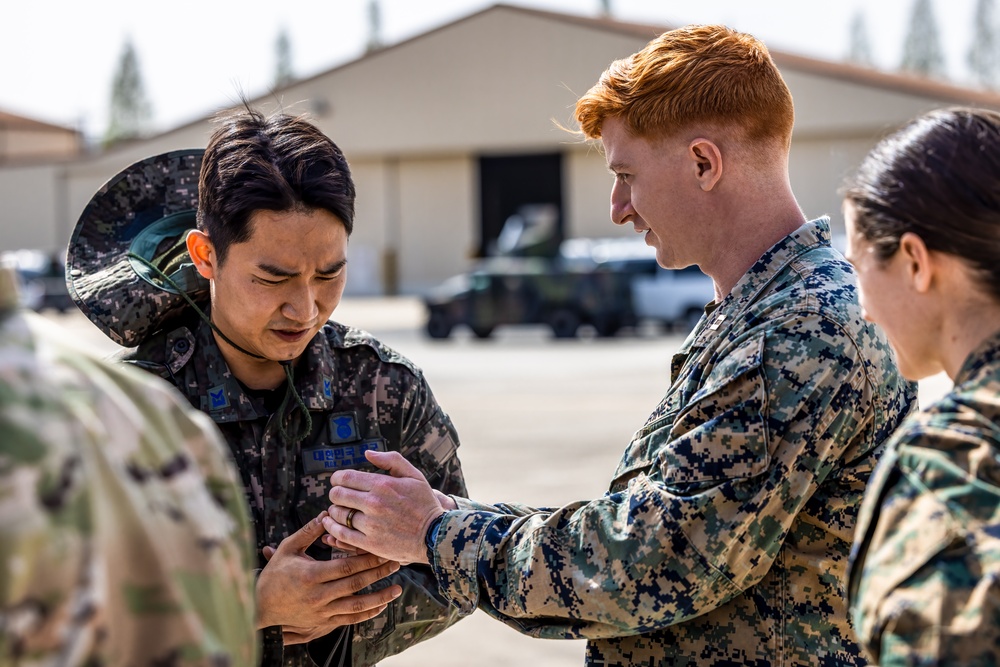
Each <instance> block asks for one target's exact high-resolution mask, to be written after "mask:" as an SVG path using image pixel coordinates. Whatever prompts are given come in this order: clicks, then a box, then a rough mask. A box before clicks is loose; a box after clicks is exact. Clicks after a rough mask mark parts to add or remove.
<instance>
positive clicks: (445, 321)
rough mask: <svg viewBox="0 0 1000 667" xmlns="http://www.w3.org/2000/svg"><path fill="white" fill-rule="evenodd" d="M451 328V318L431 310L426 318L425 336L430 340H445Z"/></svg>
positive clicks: (452, 325)
mask: <svg viewBox="0 0 1000 667" xmlns="http://www.w3.org/2000/svg"><path fill="white" fill-rule="evenodd" d="M453 327H454V324H453V323H452V321H451V318H449V317H448V316H447V315H446V314H444V313H442V312H441V311H439V310H432V311H431V314H430V317H428V318H427V335H428V336H430V337H431V338H447V337H448V336H450V335H451V330H452V328H453Z"/></svg>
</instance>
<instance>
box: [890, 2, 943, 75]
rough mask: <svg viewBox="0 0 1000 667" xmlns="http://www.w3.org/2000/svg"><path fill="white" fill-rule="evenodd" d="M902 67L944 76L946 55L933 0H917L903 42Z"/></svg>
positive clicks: (915, 71) (921, 72)
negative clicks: (942, 48)
mask: <svg viewBox="0 0 1000 667" xmlns="http://www.w3.org/2000/svg"><path fill="white" fill-rule="evenodd" d="M900 69H901V70H903V71H904V72H913V73H914V74H919V75H921V76H927V77H944V74H945V72H944V55H943V54H942V52H941V39H940V37H939V36H938V26H937V20H936V19H935V18H934V9H933V7H932V5H931V0H916V2H915V3H914V5H913V14H911V15H910V27H909V31H908V32H907V34H906V41H905V42H904V44H903V62H902V63H901V64H900Z"/></svg>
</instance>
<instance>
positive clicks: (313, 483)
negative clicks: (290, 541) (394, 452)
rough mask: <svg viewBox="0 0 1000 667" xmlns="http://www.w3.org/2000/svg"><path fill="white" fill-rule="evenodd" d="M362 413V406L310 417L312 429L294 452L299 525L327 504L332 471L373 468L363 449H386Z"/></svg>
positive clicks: (371, 469) (381, 439)
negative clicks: (358, 408) (357, 408)
mask: <svg viewBox="0 0 1000 667" xmlns="http://www.w3.org/2000/svg"><path fill="white" fill-rule="evenodd" d="M364 415H365V412H362V411H361V410H350V411H345V412H336V413H327V414H325V415H322V416H320V415H316V417H319V418H318V419H317V418H316V417H314V418H313V421H314V425H313V433H312V434H311V437H310V438H309V439H308V440H307V441H306V443H304V444H303V446H302V448H301V449H300V450H299V451H298V452H297V458H298V460H297V461H296V474H297V475H298V477H299V484H298V492H297V494H296V499H295V511H296V514H297V517H298V520H299V522H300V525H304V524H305V523H307V522H309V521H311V520H312V519H313V518H314V517H315V516H316V515H317V514H319V513H320V512H322V511H323V510H325V509H327V508H329V507H330V500H329V495H328V494H329V492H330V475H331V474H333V473H334V472H335V471H337V470H348V469H351V470H365V471H367V472H375V470H376V469H375V467H374V466H372V465H371V464H370V463H368V461H367V459H366V458H365V452H366V451H368V450H377V451H383V452H384V451H386V441H385V439H384V438H382V437H379V435H378V433H377V432H375V433H373V432H372V429H371V428H370V426H369V424H367V423H366V421H365V418H364Z"/></svg>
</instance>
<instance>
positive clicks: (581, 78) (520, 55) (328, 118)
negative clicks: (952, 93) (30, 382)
mask: <svg viewBox="0 0 1000 667" xmlns="http://www.w3.org/2000/svg"><path fill="white" fill-rule="evenodd" d="M652 36H653V35H652V34H650V35H649V36H648V37H652ZM648 37H646V36H642V35H638V36H637V35H636V34H634V33H629V32H625V31H622V30H618V29H615V28H613V27H606V26H602V27H597V26H595V25H594V24H586V23H581V22H577V21H573V20H563V19H560V18H558V17H551V16H548V15H544V14H539V13H535V12H531V11H525V10H519V9H516V8H504V7H500V8H494V9H492V10H489V11H486V12H483V13H480V14H477V15H474V16H472V17H469V18H467V19H464V20H461V21H457V22H455V23H453V24H450V25H448V26H444V27H442V28H440V29H438V30H434V31H431V32H429V33H426V34H424V35H421V36H419V37H416V38H414V39H412V40H409V41H407V42H404V43H403V44H400V45H397V46H394V47H390V48H388V49H385V50H384V51H380V52H375V53H373V54H371V55H368V56H366V57H364V58H361V59H359V60H357V61H354V62H352V63H348V64H347V65H344V66H342V67H338V68H336V69H333V70H331V71H329V72H326V73H324V74H321V75H319V76H316V77H314V78H311V79H308V80H305V81H301V82H299V83H297V84H294V85H292V86H290V87H288V88H286V89H283V90H282V91H280V93H279V98H280V100H281V106H282V108H283V109H284V110H285V111H288V112H291V113H298V112H308V113H310V114H311V117H312V119H313V120H314V122H316V124H317V125H318V126H319V127H320V129H321V130H323V131H324V132H326V133H327V134H328V135H329V136H331V137H332V138H333V139H334V141H336V142H337V143H338V144H339V145H340V147H341V148H342V149H343V150H344V152H345V154H346V155H347V158H348V160H349V162H350V163H351V166H352V170H353V172H354V176H355V181H356V184H357V188H358V201H357V218H356V226H355V231H354V233H353V235H352V238H351V242H350V245H349V254H348V257H349V260H350V268H349V275H350V278H349V280H348V293H349V294H377V293H382V292H385V291H392V288H393V285H395V286H396V289H397V290H398V291H401V292H419V291H422V290H424V289H426V288H427V287H429V286H431V285H433V284H436V283H438V282H440V281H441V280H443V279H445V278H447V277H449V276H451V275H453V274H456V273H460V272H462V271H464V270H466V269H467V268H468V266H469V265H470V263H471V258H470V252H471V250H472V249H473V248H474V247H475V245H476V242H477V240H478V235H479V225H480V219H479V218H480V210H479V207H480V203H479V192H478V164H479V162H478V161H479V158H480V157H481V156H483V155H491V156H500V155H526V154H536V153H551V152H554V151H559V152H561V153H563V155H564V161H563V178H564V181H563V204H564V210H563V215H564V223H565V231H566V233H567V235H568V236H616V235H627V234H631V229H630V228H616V227H615V226H614V225H612V224H611V222H610V220H609V216H608V208H609V205H608V200H609V194H610V189H611V176H610V175H609V174H608V172H607V168H606V166H605V160H604V157H603V155H602V154H601V152H600V150H599V149H598V148H597V147H596V146H594V145H592V144H587V143H583V142H581V141H580V139H579V138H578V137H575V136H573V135H571V134H568V133H567V132H566V131H565V130H563V129H561V128H560V127H559V126H558V124H560V123H561V124H563V125H566V126H567V127H572V126H573V122H572V113H573V107H574V105H575V102H576V100H577V99H578V97H579V96H580V95H581V94H583V93H584V92H586V90H587V89H589V87H590V86H591V85H592V84H593V83H594V82H595V81H596V80H597V79H598V77H599V76H600V74H601V72H602V71H603V70H604V69H605V67H606V66H607V65H608V63H610V62H611V61H612V60H613V59H615V58H620V57H625V56H627V55H629V54H631V53H633V52H634V51H636V50H637V49H639V48H641V47H642V46H643V45H644V44H645V43H646V40H647V38H648ZM790 62H791V61H790ZM834 69H835V68H834ZM783 74H784V76H785V79H786V80H787V82H788V84H789V87H790V88H791V90H792V95H793V97H794V100H795V104H796V126H795V132H794V136H793V144H792V153H791V158H790V169H791V182H792V186H793V189H794V191H795V193H796V195H797V197H798V200H799V203H800V205H801V206H802V208H803V210H804V212H805V213H806V214H807V215H808V216H810V217H814V216H817V215H823V214H827V215H830V216H831V218H832V219H833V221H834V225H835V227H840V226H841V225H842V221H841V218H840V202H839V197H838V195H837V189H838V188H839V186H840V185H841V183H842V182H843V179H844V177H845V176H846V174H848V173H849V172H850V170H851V169H853V168H854V167H855V166H856V165H857V163H858V162H859V161H860V160H861V158H862V157H863V155H864V154H865V152H866V151H867V150H868V149H869V148H870V147H871V146H872V145H873V144H874V142H875V141H876V140H877V138H878V137H879V136H881V135H882V134H883V133H885V132H886V131H888V130H890V129H892V128H894V127H896V126H897V125H899V124H900V123H902V122H904V121H906V120H907V119H909V118H911V117H913V116H914V115H916V114H917V113H919V112H921V111H924V110H926V109H928V108H932V107H935V106H945V105H946V103H945V102H943V101H942V100H941V99H938V98H936V97H934V96H933V95H932V94H930V93H928V94H927V95H923V96H922V95H919V94H916V93H904V92H898V91H895V90H892V89H889V88H885V87H882V86H879V85H875V84H873V83H871V82H866V81H863V80H860V79H859V80H858V81H847V80H844V79H843V78H842V77H841V78H838V77H836V76H827V75H824V74H822V73H817V71H813V70H810V69H808V68H805V69H802V68H800V69H796V68H795V67H792V66H788V67H785V68H784V69H783ZM253 104H254V106H257V107H260V108H262V109H264V110H268V109H273V108H274V107H275V106H276V105H275V103H274V97H273V96H269V97H267V98H263V99H261V100H256V101H254V102H253ZM213 113H214V110H212V111H210V112H209V113H208V114H206V118H205V119H203V120H201V121H198V122H194V123H191V124H189V125H186V126H184V127H181V128H177V129H176V130H173V131H171V132H168V133H165V134H162V135H159V136H157V137H154V138H151V139H149V140H145V141H138V142H135V143H133V144H128V145H124V146H121V147H118V148H116V149H114V150H112V151H110V152H108V153H105V154H102V155H100V156H97V157H90V158H87V159H81V160H78V161H76V162H73V163H67V164H66V165H65V166H64V167H62V168H58V167H55V166H50V167H35V168H27V167H20V168H12V167H6V168H2V167H0V196H2V198H3V201H4V202H5V208H6V211H5V220H4V221H3V224H5V227H4V231H3V233H2V234H0V250H4V249H16V248H18V247H42V248H45V249H50V248H52V249H54V248H57V247H60V246H63V245H65V243H66V242H67V241H68V239H69V233H70V231H71V230H72V228H73V226H74V225H75V222H76V220H77V218H78V216H79V215H80V213H81V212H82V210H83V208H84V206H85V205H86V204H87V202H88V201H89V200H90V198H91V196H92V195H93V193H94V192H95V191H96V190H97V189H98V188H99V187H100V186H101V184H103V183H104V182H105V181H106V180H107V179H108V178H110V177H111V176H112V175H114V174H115V173H117V172H118V171H120V170H121V169H122V168H124V167H125V166H127V165H129V164H131V163H132V162H134V161H136V160H139V159H142V158H144V157H147V156H149V155H154V154H157V153H161V152H164V151H168V150H177V149H181V148H191V147H198V146H204V145H205V144H206V142H207V141H208V138H209V136H210V134H211V132H212V129H213V124H212V123H211V122H210V120H209V119H210V117H211V115H213Z"/></svg>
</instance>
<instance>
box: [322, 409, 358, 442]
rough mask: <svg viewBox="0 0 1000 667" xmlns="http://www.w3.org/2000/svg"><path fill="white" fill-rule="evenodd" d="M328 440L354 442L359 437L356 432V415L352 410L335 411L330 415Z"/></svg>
mask: <svg viewBox="0 0 1000 667" xmlns="http://www.w3.org/2000/svg"><path fill="white" fill-rule="evenodd" d="M329 426H330V428H329V436H330V442H332V443H335V444H340V443H342V442H355V441H357V440H360V439H361V435H360V434H359V433H358V416H357V414H355V413H354V412H337V413H334V414H332V415H330V421H329Z"/></svg>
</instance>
